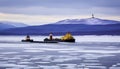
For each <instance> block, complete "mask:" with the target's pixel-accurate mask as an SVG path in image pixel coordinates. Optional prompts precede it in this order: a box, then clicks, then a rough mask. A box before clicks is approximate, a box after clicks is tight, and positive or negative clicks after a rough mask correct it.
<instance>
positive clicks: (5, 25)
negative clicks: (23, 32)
mask: <svg viewBox="0 0 120 69" xmlns="http://www.w3.org/2000/svg"><path fill="white" fill-rule="evenodd" d="M26 26H28V25H26V24H24V23H18V22H10V21H0V30H4V29H9V28H16V27H26Z"/></svg>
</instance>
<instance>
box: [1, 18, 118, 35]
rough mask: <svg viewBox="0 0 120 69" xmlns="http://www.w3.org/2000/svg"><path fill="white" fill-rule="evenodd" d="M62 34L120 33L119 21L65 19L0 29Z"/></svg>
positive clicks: (39, 33) (7, 33) (18, 33)
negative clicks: (45, 23)
mask: <svg viewBox="0 0 120 69" xmlns="http://www.w3.org/2000/svg"><path fill="white" fill-rule="evenodd" d="M50 32H52V33H53V34H54V35H63V34H65V33H66V32H71V33H72V34H73V35H120V22H119V21H114V20H105V19H99V18H87V19H67V20H62V21H58V22H56V23H52V24H47V25H39V26H28V27H21V28H13V29H7V30H4V31H1V32H0V34H2V35H4V34H6V35H27V34H30V35H48V34H49V33H50Z"/></svg>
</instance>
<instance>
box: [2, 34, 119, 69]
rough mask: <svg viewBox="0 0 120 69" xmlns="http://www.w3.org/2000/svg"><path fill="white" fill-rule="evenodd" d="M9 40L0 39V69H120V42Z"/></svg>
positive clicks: (17, 38) (18, 38)
mask: <svg viewBox="0 0 120 69" xmlns="http://www.w3.org/2000/svg"><path fill="white" fill-rule="evenodd" d="M111 37H112V36H111ZM1 38H4V37H3V36H2V37H1ZM8 38H9V39H8ZM8 38H7V37H6V38H5V39H4V40H1V39H0V69H120V58H119V57H120V54H119V53H120V47H119V46H120V42H111V41H110V42H104V41H100V42H98V41H94V42H93V41H92V42H90V41H89V42H85V41H83V42H80V41H79V42H76V43H58V44H43V43H22V42H20V39H21V38H23V37H16V38H15V37H8ZM10 38H15V40H14V41H11V40H10ZM34 38H35V37H34ZM41 38H43V37H41ZM82 38H83V37H82ZM7 39H8V40H7ZM94 39H95V38H94ZM5 40H6V41H5ZM12 40H13V39H12Z"/></svg>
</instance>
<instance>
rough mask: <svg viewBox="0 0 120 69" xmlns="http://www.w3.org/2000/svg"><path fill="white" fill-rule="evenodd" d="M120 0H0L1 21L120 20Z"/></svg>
mask: <svg viewBox="0 0 120 69" xmlns="http://www.w3.org/2000/svg"><path fill="white" fill-rule="evenodd" d="M119 11H120V0H0V21H13V22H22V23H25V24H28V25H42V24H49V23H54V22H57V21H59V20H64V19H83V18H90V17H91V15H92V14H94V15H95V17H97V18H102V19H110V20H118V21H120V12H119Z"/></svg>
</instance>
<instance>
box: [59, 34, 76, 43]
mask: <svg viewBox="0 0 120 69" xmlns="http://www.w3.org/2000/svg"><path fill="white" fill-rule="evenodd" d="M61 41H62V42H75V39H74V37H73V36H72V35H71V33H69V32H68V33H66V35H65V36H63V37H62V38H61Z"/></svg>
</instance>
